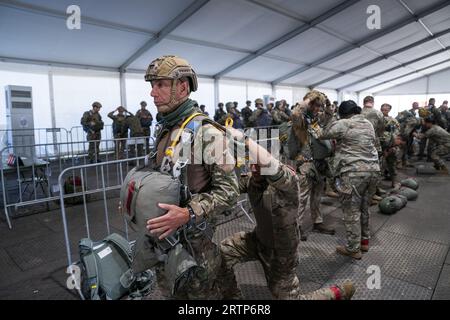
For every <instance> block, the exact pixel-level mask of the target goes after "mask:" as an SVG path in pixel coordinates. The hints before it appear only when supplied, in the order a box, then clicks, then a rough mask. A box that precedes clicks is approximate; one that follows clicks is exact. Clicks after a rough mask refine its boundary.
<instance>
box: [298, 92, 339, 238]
mask: <svg viewBox="0 0 450 320" xmlns="http://www.w3.org/2000/svg"><path fill="white" fill-rule="evenodd" d="M326 100H327V97H326V95H324V94H323V93H321V92H319V91H315V90H313V91H311V92H309V93H308V94H307V95H306V96H305V97H304V101H303V103H301V104H299V105H297V106H296V108H295V109H294V111H293V113H292V132H293V134H294V135H295V137H296V139H297V143H298V147H299V148H298V150H297V152H296V153H297V155H296V157H295V161H296V165H297V172H298V173H299V176H300V189H299V206H298V225H299V229H300V233H301V240H302V241H306V240H307V237H306V232H305V228H304V225H303V223H304V217H305V214H306V207H307V203H308V201H309V203H310V213H311V218H312V222H313V224H314V225H313V231H314V232H320V233H325V234H330V235H333V234H334V229H331V228H328V227H326V226H325V225H324V223H323V217H322V212H321V211H320V197H321V195H322V193H323V189H324V186H325V180H324V179H325V175H326V174H327V171H328V163H327V161H326V160H325V159H314V157H313V150H312V147H311V145H312V139H314V138H316V139H317V137H318V136H319V135H320V133H321V130H322V128H321V122H322V123H324V124H325V123H326V121H320V120H321V119H320V118H322V116H328V119H331V117H332V116H333V114H332V113H331V110H328V109H327V110H326V111H327V113H326V114H320V110H321V109H322V108H323V107H324V106H325V103H326ZM319 116H320V117H319Z"/></svg>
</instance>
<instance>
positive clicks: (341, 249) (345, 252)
mask: <svg viewBox="0 0 450 320" xmlns="http://www.w3.org/2000/svg"><path fill="white" fill-rule="evenodd" d="M336 252H337V253H339V254H341V255H343V256H347V257H352V258H353V259H356V260H361V258H362V253H361V250H358V251H356V252H351V251H348V250H347V248H346V247H345V246H337V247H336Z"/></svg>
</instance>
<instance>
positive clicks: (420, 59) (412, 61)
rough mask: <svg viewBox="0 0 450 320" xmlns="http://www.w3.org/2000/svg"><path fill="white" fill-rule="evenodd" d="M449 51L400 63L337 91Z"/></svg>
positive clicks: (447, 48)
mask: <svg viewBox="0 0 450 320" xmlns="http://www.w3.org/2000/svg"><path fill="white" fill-rule="evenodd" d="M449 49H450V47H446V48H444V49H441V50H438V51H436V52H432V53H430V54H427V55H425V56H423V57H420V58H417V59H414V60H411V61H408V62H406V63H402V64H401V65H399V66H396V67H393V68H390V69H388V70H384V71H381V72H378V73H376V74H373V75H371V76H370V77H365V78H363V79H361V80H358V81H354V82H352V83H349V84H347V85H345V86H344V87H340V88H338V89H337V90H345V89H347V88H350V87H352V86H354V85H356V84H358V83H361V82H364V81H368V80H372V79H374V78H376V77H378V76H382V75H383V74H386V73H389V72H392V71H395V70H397V69H400V68H404V67H406V66H409V65H411V64H413V63H416V62H419V61H422V60H425V59H428V58H431V57H433V56H436V55H438V54H441V53H443V52H445V51H447V50H449Z"/></svg>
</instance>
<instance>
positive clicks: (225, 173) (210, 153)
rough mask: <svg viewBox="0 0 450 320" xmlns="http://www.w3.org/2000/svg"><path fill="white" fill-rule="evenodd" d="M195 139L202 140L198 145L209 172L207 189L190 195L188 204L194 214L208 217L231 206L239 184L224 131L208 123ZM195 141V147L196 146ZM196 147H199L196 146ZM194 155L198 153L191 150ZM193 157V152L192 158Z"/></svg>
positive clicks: (237, 192) (235, 199) (237, 193)
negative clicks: (209, 178)
mask: <svg viewBox="0 0 450 320" xmlns="http://www.w3.org/2000/svg"><path fill="white" fill-rule="evenodd" d="M203 128H204V130H203V132H202V133H201V134H200V135H197V136H196V137H195V139H196V140H197V139H203V143H202V144H201V148H202V149H201V150H202V163H203V165H204V166H205V167H206V168H207V170H208V171H209V173H210V175H211V184H210V189H209V190H208V192H205V193H199V194H196V195H194V196H193V197H192V200H191V201H190V202H189V206H190V207H191V208H192V210H194V212H195V214H196V215H197V217H202V218H207V217H210V216H212V215H214V214H215V213H220V212H222V211H224V210H226V209H228V208H231V207H233V206H234V205H235V204H236V202H237V199H238V197H239V185H238V179H237V176H236V173H235V171H234V168H235V164H234V157H233V155H232V153H231V150H230V149H229V147H230V145H229V143H228V140H227V138H226V137H225V136H224V134H223V132H221V131H219V130H218V129H216V128H214V127H212V126H211V125H207V126H204V127H203ZM196 145H198V144H194V149H195V148H196ZM197 147H198V146H197ZM194 153H195V154H197V152H195V151H194ZM195 157H196V156H195V155H194V160H195V161H197V160H196V158H195Z"/></svg>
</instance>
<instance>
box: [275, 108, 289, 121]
mask: <svg viewBox="0 0 450 320" xmlns="http://www.w3.org/2000/svg"><path fill="white" fill-rule="evenodd" d="M272 119H273V123H274V124H275V125H280V124H282V123H285V122H288V121H289V120H290V119H291V116H290V115H289V114H288V113H287V112H286V111H281V110H280V109H278V108H275V109H273V110H272Z"/></svg>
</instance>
